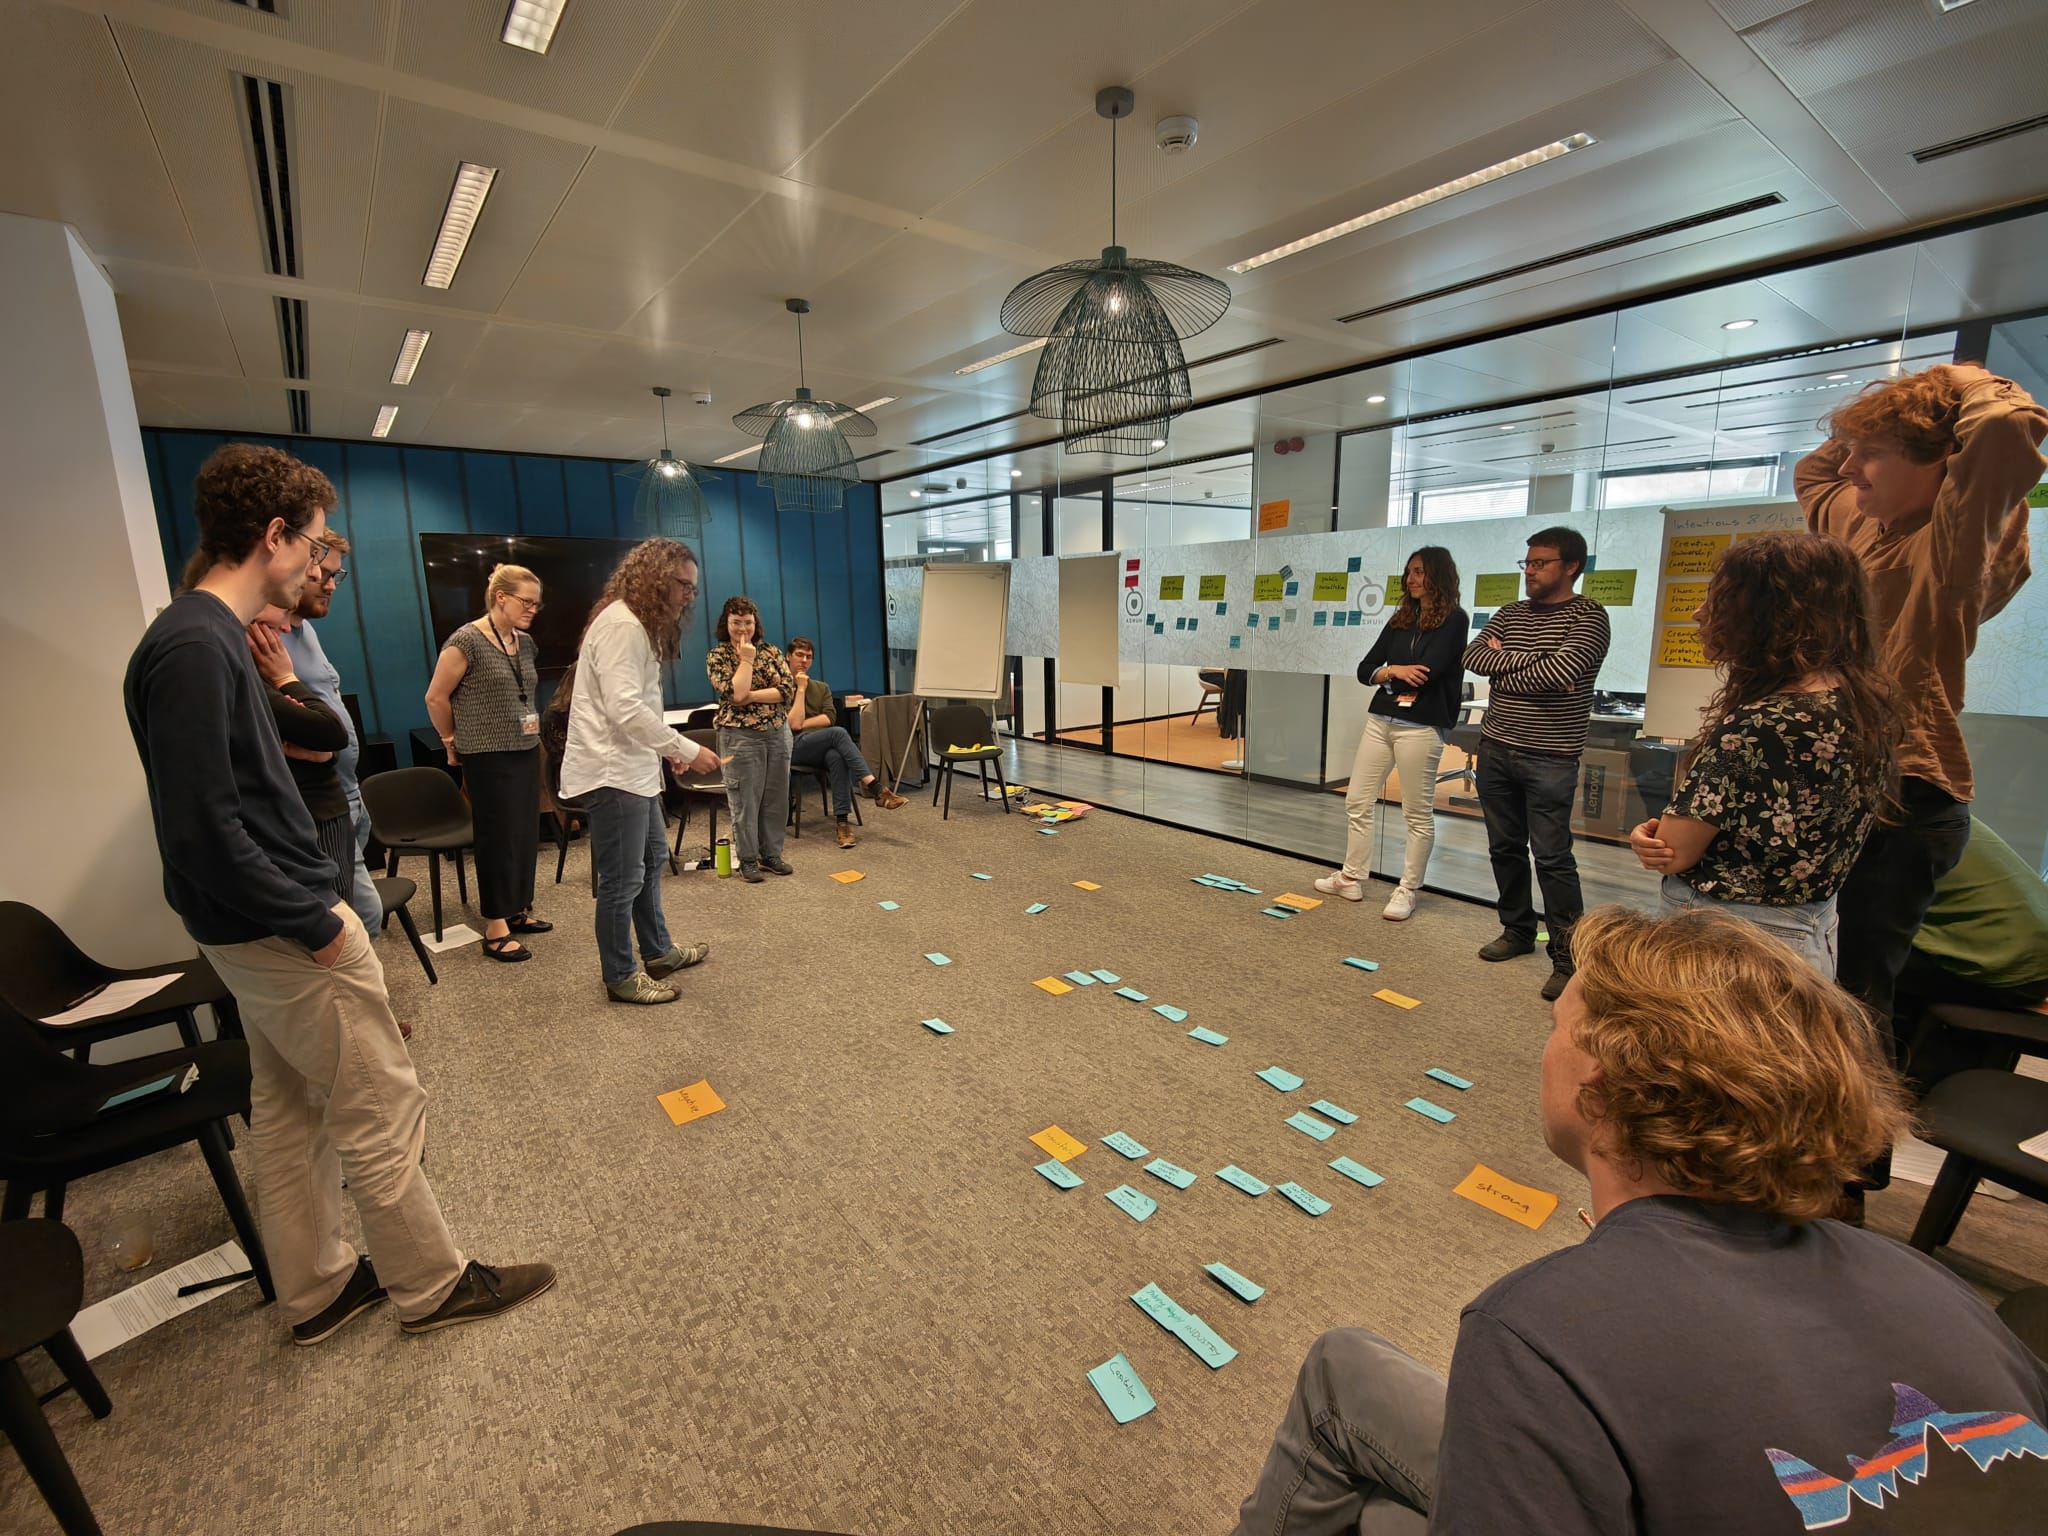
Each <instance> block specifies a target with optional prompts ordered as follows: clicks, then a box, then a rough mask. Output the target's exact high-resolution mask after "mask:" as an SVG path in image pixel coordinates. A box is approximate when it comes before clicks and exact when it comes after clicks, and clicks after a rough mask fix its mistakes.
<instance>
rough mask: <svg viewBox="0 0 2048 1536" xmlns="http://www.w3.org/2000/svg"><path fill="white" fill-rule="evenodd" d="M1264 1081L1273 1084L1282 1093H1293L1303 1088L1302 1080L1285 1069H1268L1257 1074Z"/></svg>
mask: <svg viewBox="0 0 2048 1536" xmlns="http://www.w3.org/2000/svg"><path fill="white" fill-rule="evenodd" d="M1257 1075H1258V1076H1259V1077H1260V1078H1261V1079H1262V1080H1263V1081H1265V1082H1268V1083H1271V1084H1272V1085H1273V1086H1274V1087H1275V1088H1278V1089H1279V1090H1280V1091H1281V1092H1282V1093H1292V1092H1294V1090H1295V1089H1297V1088H1299V1087H1300V1086H1301V1083H1302V1080H1301V1079H1300V1078H1298V1077H1296V1076H1295V1075H1294V1074H1293V1073H1292V1072H1289V1071H1288V1070H1287V1069H1286V1068H1284V1067H1268V1068H1266V1070H1265V1071H1263V1072H1261V1073H1259V1074H1257Z"/></svg>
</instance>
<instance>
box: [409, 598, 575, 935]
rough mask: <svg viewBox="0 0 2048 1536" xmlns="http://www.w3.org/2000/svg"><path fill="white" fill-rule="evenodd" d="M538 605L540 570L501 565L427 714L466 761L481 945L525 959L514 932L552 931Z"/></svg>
mask: <svg viewBox="0 0 2048 1536" xmlns="http://www.w3.org/2000/svg"><path fill="white" fill-rule="evenodd" d="M539 612H540V578H539V577H537V576H535V575H534V574H533V572H531V571H529V570H528V569H527V568H526V567H525V566H523V565H500V566H497V567H495V568H493V570H492V571H491V579H490V582H489V584H488V585H487V586H486V587H485V589H484V615H483V617H482V618H480V619H473V620H471V621H470V622H469V623H467V624H465V625H463V626H462V628H460V629H458V630H457V631H456V632H455V633H454V634H452V635H450V636H449V637H448V641H447V643H446V644H445V645H444V646H442V648H441V659H440V661H439V662H438V663H437V664H436V665H435V667H434V680H433V681H432V682H431V683H429V684H428V685H427V717H428V718H429V719H430V720H432V721H433V722H434V729H435V731H436V732H438V733H439V735H440V737H441V745H442V746H443V747H445V748H446V749H447V751H448V764H449V766H450V767H454V766H456V765H457V764H458V763H459V764H460V765H461V767H462V777H463V784H464V786H465V787H466V788H467V789H468V791H469V805H470V814H471V816H472V818H473V820H474V822H475V825H476V899H477V906H478V908H479V909H480V910H481V911H482V912H483V915H484V946H483V948H484V953H485V954H486V955H488V956H490V958H491V959H493V960H506V961H511V960H525V959H529V958H530V957H531V956H532V954H533V951H532V950H530V949H528V948H527V947H526V946H525V945H523V944H521V943H520V942H519V940H518V938H517V935H519V934H522V933H546V932H547V931H548V930H549V929H551V928H552V927H554V924H553V923H546V922H542V921H541V920H540V919H539V918H537V917H535V916H534V915H533V869H534V858H535V855H536V854H537V853H538V851H539V844H540V754H539V753H538V752H537V751H536V750H535V749H536V748H537V747H539V745H540V700H539V698H538V684H539V681H540V666H539V660H540V648H539V647H538V646H537V645H535V644H534V639H533V636H532V635H530V634H528V633H527V631H528V630H529V629H531V628H532V627H533V620H534V616H535V615H536V614H538V613H539Z"/></svg>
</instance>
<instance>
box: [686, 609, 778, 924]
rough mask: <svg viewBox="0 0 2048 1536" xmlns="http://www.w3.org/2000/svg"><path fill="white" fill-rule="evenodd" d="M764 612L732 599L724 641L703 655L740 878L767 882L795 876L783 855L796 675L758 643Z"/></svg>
mask: <svg viewBox="0 0 2048 1536" xmlns="http://www.w3.org/2000/svg"><path fill="white" fill-rule="evenodd" d="M760 635H761V613H760V610H759V609H757V608H756V607H755V606H754V604H753V601H752V600H751V599H750V598H744V597H728V598H727V599H726V600H725V607H724V608H723V609H722V610H720V612H719V615H718V641H719V643H718V644H717V645H716V646H714V647H713V648H712V651H711V654H710V655H709V656H707V657H705V658H704V671H705V674H706V675H707V676H708V677H709V678H710V679H711V686H712V689H713V690H714V691H715V692H716V693H717V695H718V756H719V758H720V759H721V760H722V761H723V762H724V763H725V803H726V809H727V810H729V811H730V812H731V813H732V845H733V851H734V852H735V853H736V854H737V855H738V856H739V865H740V878H742V879H743V880H746V881H748V882H750V883H752V884H756V885H758V884H759V883H760V882H761V879H762V875H761V871H762V870H763V869H769V870H773V871H774V872H775V873H776V874H778V875H789V874H794V873H795V870H793V869H792V868H791V867H790V866H789V865H788V864H787V863H785V862H784V861H783V857H782V833H783V828H784V827H785V826H786V825H787V824H788V821H789V701H790V699H791V697H792V696H793V695H794V694H795V692H796V682H795V679H794V678H793V677H792V676H791V675H790V670H789V663H788V662H787V661H786V660H784V659H783V655H782V652H780V651H778V650H777V649H776V648H775V647H774V646H772V645H764V644H761V643H759V641H760Z"/></svg>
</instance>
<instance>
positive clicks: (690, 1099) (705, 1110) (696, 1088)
mask: <svg viewBox="0 0 2048 1536" xmlns="http://www.w3.org/2000/svg"><path fill="white" fill-rule="evenodd" d="M655 1102H656V1103H657V1104H659V1105H660V1106H661V1107H662V1108H663V1109H665V1110H667V1111H668V1117H669V1119H671V1120H673V1121H674V1122H675V1123H676V1124H677V1125H687V1124H688V1123H689V1122H690V1121H692V1120H701V1119H703V1118H704V1116H706V1115H715V1114H717V1113H718V1112H719V1111H720V1110H721V1109H723V1108H725V1100H723V1099H721V1098H720V1097H719V1096H718V1093H717V1090H715V1089H714V1088H713V1087H712V1086H711V1081H710V1079H709V1078H706V1079H705V1080H703V1081H702V1082H696V1083H692V1084H690V1086H689V1087H687V1088H671V1089H670V1090H669V1091H668V1092H667V1093H663V1094H657V1095H656V1096H655Z"/></svg>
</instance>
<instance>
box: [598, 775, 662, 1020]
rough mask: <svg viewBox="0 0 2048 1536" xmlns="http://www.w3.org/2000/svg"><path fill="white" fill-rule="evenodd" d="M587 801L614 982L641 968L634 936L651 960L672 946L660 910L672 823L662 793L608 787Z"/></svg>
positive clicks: (602, 948) (603, 940)
mask: <svg viewBox="0 0 2048 1536" xmlns="http://www.w3.org/2000/svg"><path fill="white" fill-rule="evenodd" d="M583 800H584V802H585V803H586V804H587V805H589V807H590V858H591V862H592V863H593V864H594V865H596V867H597V955H598V961H599V963H600V964H601V965H602V966H603V967H604V984H605V985H606V986H608V987H612V986H617V985H618V984H619V983H620V982H622V981H625V980H628V979H629V978H630V977H632V975H633V974H634V973H635V972H636V971H638V970H639V967H638V966H637V965H635V964H634V963H633V940H634V939H635V938H638V939H639V941H640V953H641V955H643V956H644V957H645V958H647V959H649V960H656V959H659V958H660V957H661V956H663V955H665V954H667V953H668V952H669V950H670V948H671V947H672V946H671V945H670V943H669V937H668V923H667V921H666V920H665V919H664V918H663V917H662V913H661V870H662V866H663V865H665V864H667V863H668V839H667V838H666V837H665V836H664V835H663V834H664V833H665V831H666V830H667V827H666V824H665V823H664V822H663V820H662V817H661V797H660V796H659V795H636V794H632V793H630V792H629V791H626V790H623V789H611V788H605V789H593V790H592V791H590V793H589V794H587V795H585V796H583Z"/></svg>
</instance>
